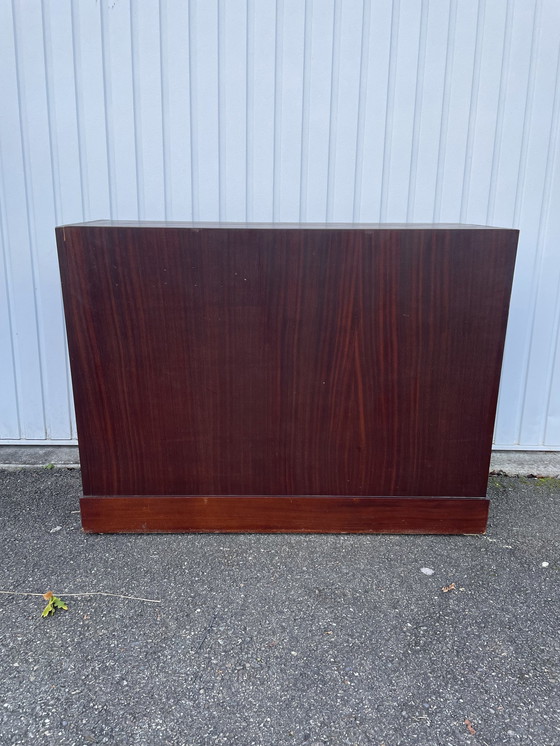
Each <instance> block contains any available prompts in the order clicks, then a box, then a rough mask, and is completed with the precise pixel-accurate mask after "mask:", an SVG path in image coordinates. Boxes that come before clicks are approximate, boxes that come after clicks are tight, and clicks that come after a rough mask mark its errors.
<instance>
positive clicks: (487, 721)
mask: <svg viewBox="0 0 560 746" xmlns="http://www.w3.org/2000/svg"><path fill="white" fill-rule="evenodd" d="M79 480H80V473H79V470H77V469H73V470H69V469H66V468H53V469H45V468H37V469H26V470H17V469H12V470H9V471H0V540H1V543H2V562H1V565H0V589H1V590H3V591H10V592H20V593H24V592H28V593H38V594H42V593H44V592H46V591H49V590H50V591H53V592H54V593H55V594H56V595H59V596H60V597H61V598H62V599H64V600H65V601H66V602H67V603H68V610H67V611H64V610H60V611H57V612H56V614H55V615H54V616H52V617H48V618H42V617H41V611H42V609H43V607H44V605H45V601H44V600H43V599H42V598H41V596H40V595H38V596H32V595H6V594H2V595H1V596H0V603H1V604H2V614H1V615H0V653H1V658H0V661H1V664H0V665H1V668H2V674H1V676H0V742H1V743H2V745H4V744H39V743H40V744H47V745H49V746H50V745H51V744H56V745H57V746H59V745H64V746H66V745H70V744H72V745H74V744H76V745H80V746H82V745H84V746H85V745H86V744H118V745H119V746H120V745H123V746H128V745H129V744H130V745H136V744H138V745H141V746H151V745H152V744H153V745H156V744H157V745H158V746H159V745H160V744H162V745H163V744H173V745H175V744H177V745H179V746H206V745H208V746H209V745H210V744H224V745H226V744H227V745H228V746H229V745H230V744H239V745H241V746H250V745H252V744H255V745H257V746H269V745H270V746H284V744H285V745H286V746H288V745H290V746H291V745H292V744H295V745H296V744H297V745H299V744H301V745H304V746H318V745H319V744H321V745H325V744H326V745H328V746H344V745H346V744H349V745H352V746H353V745H360V746H361V745H362V744H364V745H365V744H367V745H368V746H369V745H370V744H371V745H372V746H413V745H414V746H461V745H462V744H472V745H473V746H479V745H481V746H502V744H503V745H505V746H510V744H511V745H512V746H513V745H518V744H519V746H524V745H525V744H535V746H537V745H538V746H558V745H559V744H560V720H559V710H560V707H559V705H560V693H559V677H560V671H559V649H560V640H559V635H558V626H559V624H558V622H559V619H560V615H559V611H560V592H559V583H558V580H559V570H560V557H559V542H558V539H559V537H560V480H556V479H529V478H508V477H490V482H489V495H490V497H491V500H492V502H491V516H490V523H489V528H488V533H487V534H486V535H485V536H348V535H340V536H320V535H305V536H299V535H297V536H296V535H124V536H114V535H86V534H84V533H83V532H82V531H81V528H80V517H79V512H78V510H79V506H78V497H79V493H80V482H79ZM431 571H432V572H431ZM444 589H445V590H444ZM92 591H96V592H104V593H112V594H116V596H110V595H79V596H74V595H70V594H78V593H83V594H87V593H90V592H92ZM120 596H129V597H130V596H133V597H136V598H121V597H120ZM137 599H151V600H155V601H159V603H152V602H151V601H150V600H137Z"/></svg>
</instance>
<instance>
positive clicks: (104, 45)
mask: <svg viewBox="0 0 560 746" xmlns="http://www.w3.org/2000/svg"><path fill="white" fill-rule="evenodd" d="M103 8H104V4H103V2H102V0H100V3H99V20H100V24H99V25H100V33H101V68H102V71H103V106H104V114H105V142H106V151H107V181H108V185H109V216H110V217H111V219H112V218H114V217H115V212H116V210H115V184H114V178H115V164H114V159H115V153H114V143H113V138H112V137H111V128H110V126H109V100H110V99H111V97H112V96H111V93H112V90H111V84H110V78H109V76H108V75H107V68H108V66H109V65H110V59H109V60H107V58H108V57H110V48H109V42H108V41H107V33H106V29H105V23H106V21H105V12H104V10H103Z"/></svg>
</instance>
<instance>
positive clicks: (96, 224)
mask: <svg viewBox="0 0 560 746" xmlns="http://www.w3.org/2000/svg"><path fill="white" fill-rule="evenodd" d="M58 227H59V228H159V229H161V228H184V229H187V230H188V229H190V230H203V229H211V230H220V229H227V230H507V231H515V232H516V233H517V232H518V231H517V229H515V228H502V227H499V226H493V225H470V224H468V223H218V222H202V221H200V222H199V221H197V222H189V221H171V220H162V221H153V220H92V221H89V222H85V223H67V224H65V225H60V226H58Z"/></svg>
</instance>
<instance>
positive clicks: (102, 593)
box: [0, 591, 161, 604]
mask: <svg viewBox="0 0 560 746" xmlns="http://www.w3.org/2000/svg"><path fill="white" fill-rule="evenodd" d="M0 593H2V594H3V595H4V596H43V594H42V593H30V592H29V593H28V592H24V591H0ZM60 595H61V596H112V597H113V598H126V599H129V600H130V601H147V602H148V603H150V604H160V603H161V600H160V599H158V598H140V596H123V595H122V594H121V593H107V592H106V591H83V592H82V593H61V594H60Z"/></svg>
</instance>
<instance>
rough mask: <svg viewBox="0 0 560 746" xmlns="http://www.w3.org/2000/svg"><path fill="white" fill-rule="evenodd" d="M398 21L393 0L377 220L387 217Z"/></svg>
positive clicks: (382, 220) (395, 1)
mask: <svg viewBox="0 0 560 746" xmlns="http://www.w3.org/2000/svg"><path fill="white" fill-rule="evenodd" d="M399 21H400V0H393V4H392V8H391V37H390V42H389V62H388V65H387V97H386V99H385V127H384V135H383V164H382V166H381V193H380V203H379V221H380V222H384V221H385V220H386V219H387V201H388V196H389V195H388V191H389V186H388V185H389V176H390V174H389V171H390V168H391V147H392V140H393V136H392V124H393V113H394V112H393V108H394V103H395V85H396V82H395V81H396V74H397V70H396V67H397V65H396V57H397V54H398V45H399Z"/></svg>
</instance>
